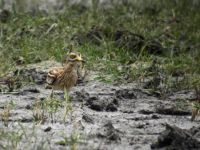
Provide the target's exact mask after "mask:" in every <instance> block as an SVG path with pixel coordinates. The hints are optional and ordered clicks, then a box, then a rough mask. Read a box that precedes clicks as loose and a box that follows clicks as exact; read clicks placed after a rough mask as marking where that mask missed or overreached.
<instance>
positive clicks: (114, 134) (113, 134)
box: [97, 121, 121, 142]
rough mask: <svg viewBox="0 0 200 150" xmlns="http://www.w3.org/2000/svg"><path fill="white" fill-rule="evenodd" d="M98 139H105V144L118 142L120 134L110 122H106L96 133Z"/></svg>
mask: <svg viewBox="0 0 200 150" xmlns="http://www.w3.org/2000/svg"><path fill="white" fill-rule="evenodd" d="M97 136H98V137H101V138H106V140H107V142H112V141H113V142H120V141H121V138H120V134H119V131H117V130H116V129H115V128H114V127H113V124H112V122H111V121H108V122H107V123H106V124H104V125H103V127H102V128H101V129H100V131H99V133H97Z"/></svg>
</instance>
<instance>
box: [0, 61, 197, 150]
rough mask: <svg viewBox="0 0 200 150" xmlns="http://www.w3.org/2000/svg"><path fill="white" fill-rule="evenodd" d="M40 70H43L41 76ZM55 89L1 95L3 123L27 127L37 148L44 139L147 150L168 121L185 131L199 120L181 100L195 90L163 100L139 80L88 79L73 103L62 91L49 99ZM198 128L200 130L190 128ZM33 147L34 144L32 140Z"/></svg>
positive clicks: (92, 146) (34, 88)
mask: <svg viewBox="0 0 200 150" xmlns="http://www.w3.org/2000/svg"><path fill="white" fill-rule="evenodd" d="M41 64H45V62H42V63H41ZM54 65H55V64H54ZM44 67H47V66H46V65H44ZM32 68H34V65H33V66H32V67H30V70H32ZM47 68H48V67H47ZM26 69H28V68H26ZM35 70H36V72H39V71H38V70H43V72H42V73H41V74H39V73H35ZM32 71H33V72H34V73H35V77H36V81H37V77H38V79H41V78H40V77H41V76H40V75H44V76H45V72H46V70H45V68H40V67H39V68H36V69H34V70H32ZM28 72H29V73H30V72H31V71H28ZM25 74H26V73H25ZM38 74H39V75H38ZM38 81H39V80H38ZM50 93H51V89H45V85H44V84H43V81H42V82H35V84H31V85H24V86H23V87H20V88H19V89H18V90H16V91H15V92H5V93H1V94H0V114H1V115H0V117H1V119H0V120H1V121H0V125H1V127H2V128H3V129H5V131H7V130H8V129H9V130H10V131H12V132H19V131H20V132H21V131H23V130H26V135H28V136H30V137H33V138H34V140H35V141H36V142H35V147H37V146H39V145H40V144H41V143H42V142H43V143H46V144H44V145H45V146H46V145H49V144H50V145H51V148H54V149H58V148H59V149H63V148H66V147H67V148H70V147H71V145H70V142H71V141H74V143H75V144H76V146H77V147H78V148H79V149H98V148H99V147H100V148H102V149H111V148H114V149H122V148H123V149H144V150H148V149H150V148H151V144H152V143H155V142H156V140H157V137H158V136H159V135H160V133H161V132H162V131H163V130H165V125H164V124H166V122H167V123H168V124H169V125H176V126H177V127H179V128H183V129H188V128H191V127H192V126H198V120H197V121H195V122H191V121H190V115H191V112H190V107H189V106H188V105H186V103H182V100H184V99H185V98H188V97H187V96H188V94H190V95H191V98H192V95H193V94H192V93H190V92H189V93H187V92H186V93H181V92H179V93H174V94H173V95H172V96H170V97H169V98H168V99H166V100H162V99H159V97H155V96H153V95H151V94H148V93H147V92H146V89H144V88H143V87H142V86H139V85H138V84H136V83H128V84H120V85H112V84H106V83H102V82H98V81H94V80H89V81H88V82H86V83H84V84H78V85H77V86H76V87H74V88H73V90H72V91H71V93H70V97H71V98H70V99H71V100H69V101H66V100H65V98H64V93H63V92H62V91H55V99H53V100H50V99H49V95H50ZM189 97H190V96H189ZM177 98H178V99H179V100H180V101H178V100H177ZM2 117H3V119H2ZM22 128H23V130H22ZM196 131H198V128H197V129H196V130H194V131H191V132H196ZM52 133H53V134H52ZM68 135H69V136H68ZM195 135H196V136H198V134H195ZM196 136H194V138H195V139H196V138H197V137H196ZM41 137H43V138H41ZM47 139H48V140H49V141H50V143H48V142H47V141H48V140H47ZM27 140H28V141H29V142H30V141H31V140H33V139H29V138H26V136H25V135H22V139H21V140H20V141H18V142H19V145H20V146H22V148H26V145H25V144H23V143H24V142H25V143H27V142H28V141H27ZM57 143H60V144H57ZM61 143H62V144H61ZM1 144H3V145H4V144H6V143H5V142H3V143H1ZM29 145H31V147H34V143H33V142H32V143H31V144H29ZM46 149H49V148H48V147H46Z"/></svg>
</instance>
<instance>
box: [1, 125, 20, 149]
mask: <svg viewBox="0 0 200 150" xmlns="http://www.w3.org/2000/svg"><path fill="white" fill-rule="evenodd" d="M23 135H24V134H23V132H21V131H20V130H18V131H9V130H4V129H0V145H1V147H2V148H3V149H5V150H9V149H13V150H17V149H18V148H19V147H18V144H19V142H20V141H21V140H22V138H23Z"/></svg>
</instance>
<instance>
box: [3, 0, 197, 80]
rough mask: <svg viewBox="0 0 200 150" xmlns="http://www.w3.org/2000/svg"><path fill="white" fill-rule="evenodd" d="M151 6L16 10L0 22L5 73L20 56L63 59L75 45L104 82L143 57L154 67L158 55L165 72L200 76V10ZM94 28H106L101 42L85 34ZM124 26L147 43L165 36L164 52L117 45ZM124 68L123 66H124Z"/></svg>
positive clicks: (139, 71) (135, 73)
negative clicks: (49, 11) (46, 11)
mask: <svg viewBox="0 0 200 150" xmlns="http://www.w3.org/2000/svg"><path fill="white" fill-rule="evenodd" d="M148 4H149V2H147V3H146V4H145V5H143V7H137V6H134V5H124V6H120V7H117V6H116V7H115V8H113V9H110V10H102V9H100V8H97V7H95V6H94V7H92V8H89V9H86V10H82V9H81V8H79V7H72V8H67V9H66V11H65V12H63V13H56V14H51V15H46V14H42V13H39V12H38V13H36V14H34V15H31V14H23V13H22V14H17V13H14V14H12V15H11V17H10V18H9V19H8V20H7V22H6V23H0V25H1V26H0V31H1V36H0V40H1V43H0V49H1V52H0V63H1V64H3V65H1V66H0V75H1V76H3V75H5V74H6V73H8V72H9V71H10V70H14V69H15V67H16V65H17V64H16V60H17V59H18V58H19V57H23V58H24V61H25V64H29V63H35V62H38V61H42V60H47V59H50V58H53V59H55V60H57V61H61V60H62V58H63V56H64V55H65V54H66V51H65V50H64V48H66V47H69V45H71V44H73V45H74V49H76V50H78V51H80V52H81V53H82V54H83V56H84V58H85V59H86V60H87V64H86V66H87V68H88V69H89V70H97V71H101V74H100V75H99V78H98V79H100V80H102V81H105V82H113V81H115V80H118V79H119V78H120V77H121V76H124V75H126V73H127V67H128V69H131V67H129V64H131V63H134V62H138V61H140V62H145V63H149V65H150V64H151V62H152V61H153V60H154V59H155V58H157V59H159V62H160V65H161V66H162V69H163V70H164V74H165V75H166V76H170V75H171V74H173V73H174V72H175V71H177V70H179V71H182V72H184V73H186V74H190V75H193V74H199V73H200V69H199V66H198V65H199V63H200V60H199V58H198V56H199V54H200V52H199V45H198V41H199V40H200V34H199V33H200V29H199V27H198V26H199V23H200V15H199V13H198V8H196V7H195V6H193V7H192V6H191V5H189V4H188V3H186V2H185V1H184V2H180V3H179V4H178V5H177V4H175V3H173V2H164V1H154V2H152V3H151V4H150V5H148ZM93 26H96V27H99V28H101V29H103V30H104V32H105V35H103V38H102V39H101V40H100V42H98V44H96V43H95V42H93V41H92V40H90V39H89V40H88V39H86V36H85V35H86V34H87V33H88V32H89V31H90V30H91V28H92V27H93ZM119 29H123V30H128V31H130V32H133V33H136V34H139V35H142V36H143V37H145V39H146V40H147V41H148V40H154V39H158V38H162V39H161V42H160V43H161V45H162V46H163V47H164V48H165V49H164V53H163V54H161V55H150V54H148V53H146V52H145V49H144V52H142V53H140V49H139V48H137V49H136V51H138V52H136V51H135V50H134V51H132V50H129V49H127V48H126V47H123V45H122V47H118V46H117V45H116V42H115V40H114V36H115V32H116V31H117V30H119ZM107 34H109V36H107ZM74 35H78V36H81V37H82V38H83V39H82V41H83V43H82V44H81V45H79V44H77V43H76V42H75V41H74V40H71V39H72V37H74ZM161 35H163V36H164V37H162V36H161ZM142 48H145V47H142ZM119 66H122V67H121V68H120V69H119ZM124 66H127V67H124ZM131 71H132V72H133V80H135V79H137V78H139V77H140V76H142V75H144V74H145V72H146V70H145V68H138V69H134V70H131ZM147 74H148V73H147ZM147 74H145V75H147ZM107 75H108V76H109V78H107V77H106V76H107Z"/></svg>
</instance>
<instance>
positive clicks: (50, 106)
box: [43, 96, 62, 123]
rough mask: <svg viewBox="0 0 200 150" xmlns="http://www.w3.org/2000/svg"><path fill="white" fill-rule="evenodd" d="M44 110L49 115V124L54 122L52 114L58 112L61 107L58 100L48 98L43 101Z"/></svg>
mask: <svg viewBox="0 0 200 150" xmlns="http://www.w3.org/2000/svg"><path fill="white" fill-rule="evenodd" d="M43 103H44V104H43V105H44V109H45V111H46V112H47V113H48V114H49V115H50V117H51V122H52V123H53V122H54V114H55V113H56V112H57V111H58V109H59V108H60V107H61V106H62V102H61V101H60V100H59V99H56V98H55V97H54V96H53V97H48V98H47V99H45V100H44V102H43Z"/></svg>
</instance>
